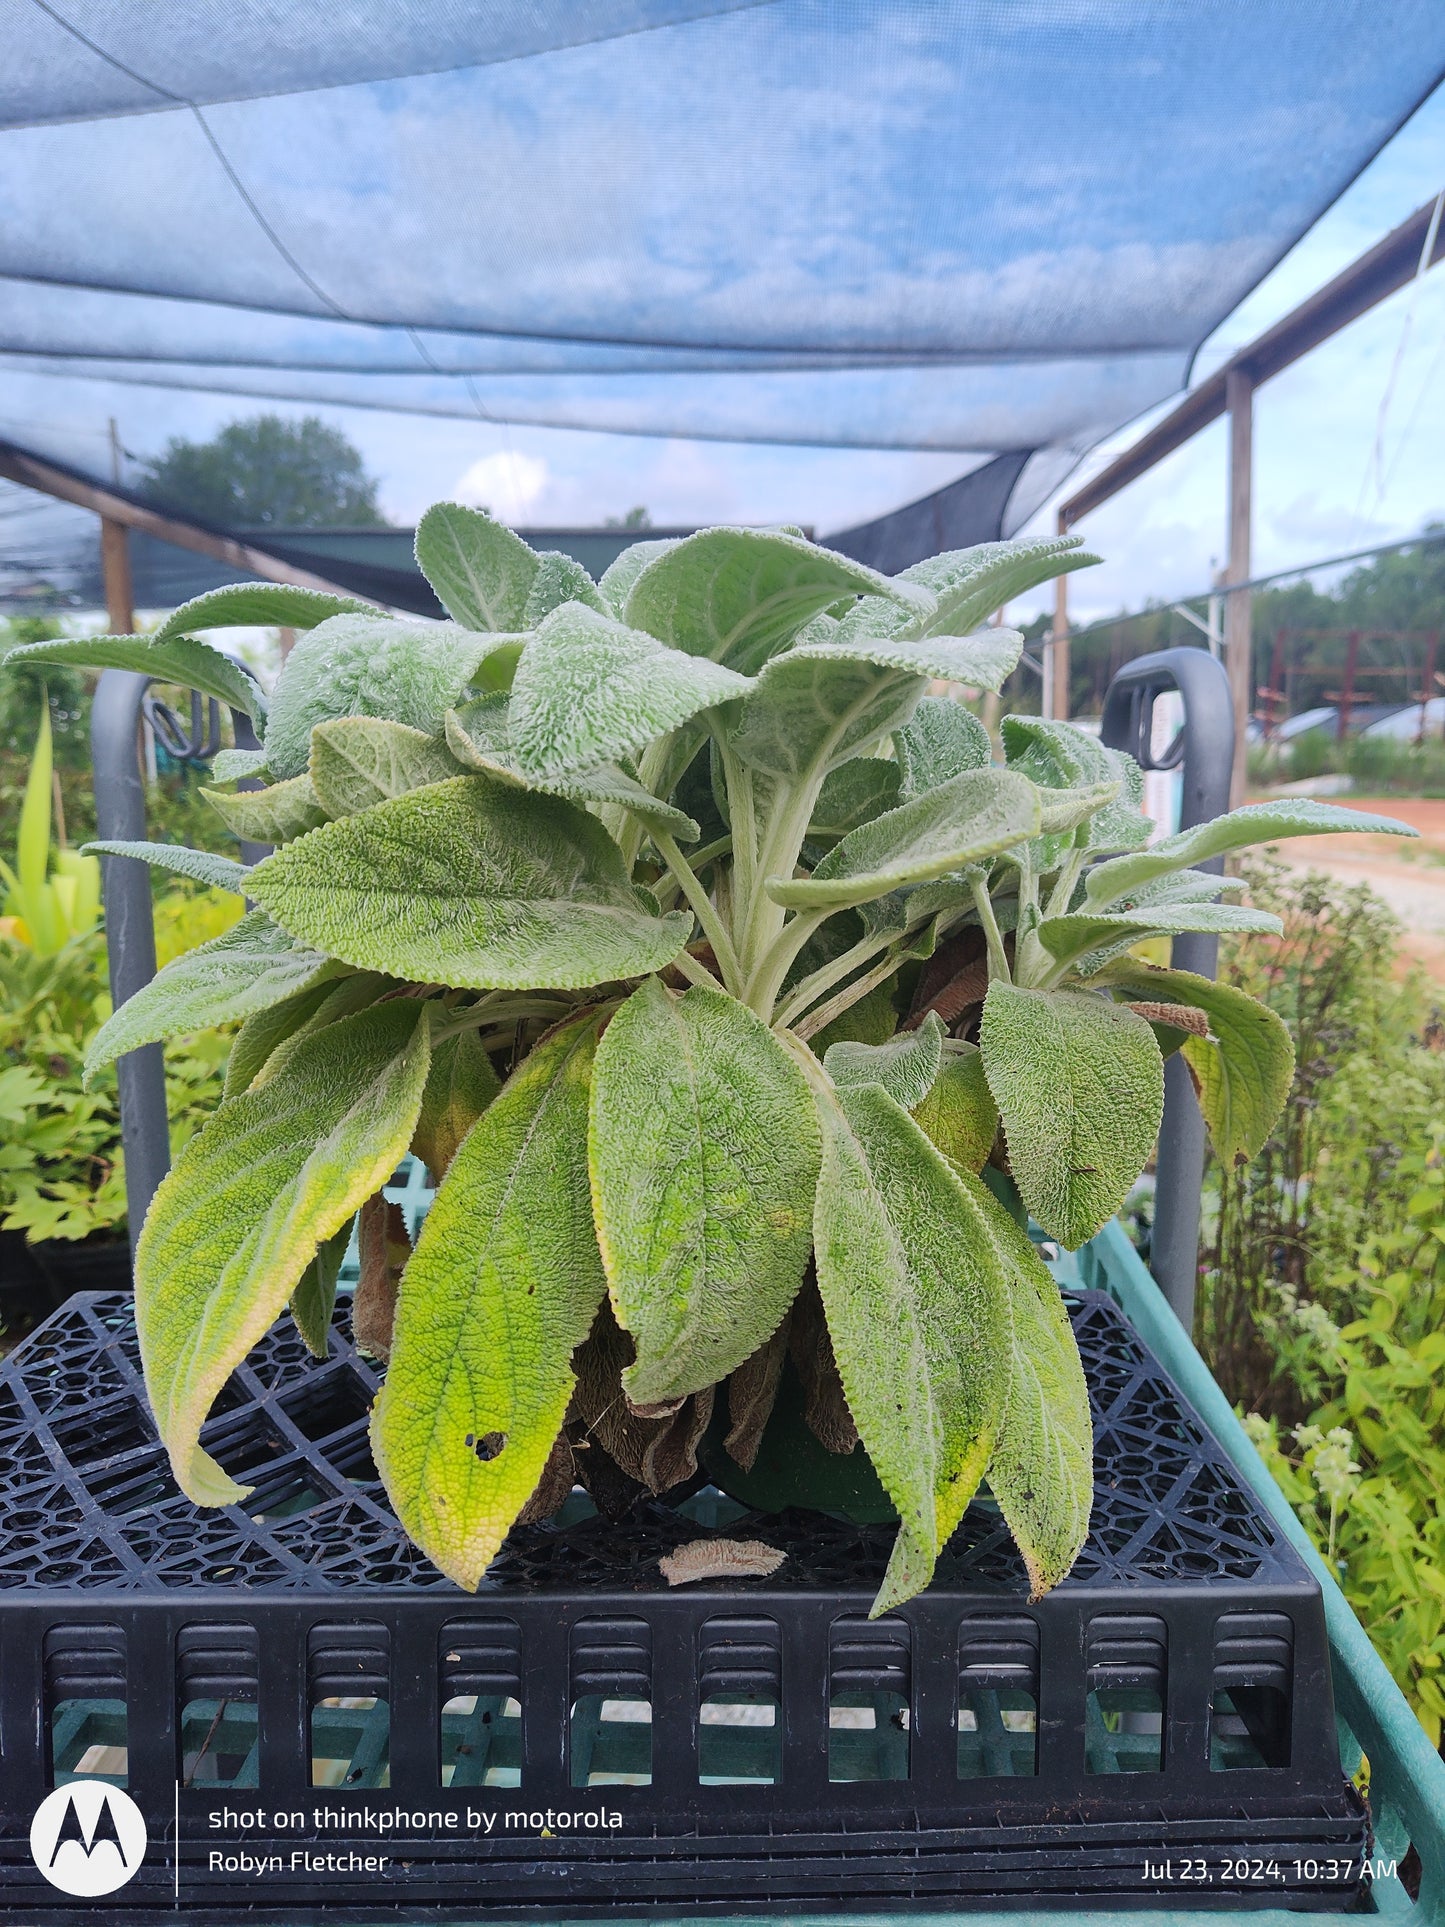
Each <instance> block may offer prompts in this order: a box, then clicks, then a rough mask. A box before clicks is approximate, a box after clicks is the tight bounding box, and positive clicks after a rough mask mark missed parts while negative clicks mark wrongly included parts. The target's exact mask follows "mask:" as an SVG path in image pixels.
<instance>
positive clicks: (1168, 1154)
mask: <svg viewBox="0 0 1445 1927" xmlns="http://www.w3.org/2000/svg"><path fill="white" fill-rule="evenodd" d="M1170 689H1177V690H1178V691H1179V693H1180V695H1181V696H1182V697H1183V699H1184V726H1183V728H1182V729H1181V731H1180V732H1179V736H1178V738H1177V739H1176V740H1175V742H1174V743H1172V744H1171V745H1170V747H1169V748H1168V749H1167V750H1166V751H1165V752H1164V753H1163V755H1162V756H1158V757H1156V756H1155V755H1154V754H1153V752H1152V748H1151V743H1152V736H1153V722H1154V703H1155V699H1156V698H1157V697H1159V696H1161V695H1162V694H1163V693H1164V692H1165V691H1166V690H1170ZM1100 733H1101V737H1102V740H1103V741H1104V742H1105V743H1106V744H1107V745H1108V746H1109V747H1110V748H1111V749H1126V750H1128V751H1129V753H1130V755H1131V756H1133V757H1134V759H1135V760H1136V762H1138V763H1139V764H1141V765H1142V767H1143V768H1145V769H1177V768H1180V767H1181V765H1182V773H1183V783H1184V791H1183V796H1182V798H1181V801H1180V810H1179V827H1180V829H1181V830H1188V829H1192V828H1193V827H1194V825H1195V824H1196V823H1207V822H1208V821H1209V820H1210V818H1211V817H1215V816H1219V815H1222V814H1223V812H1224V811H1225V810H1227V809H1228V808H1229V777H1230V769H1231V766H1232V764H1233V760H1234V716H1233V712H1232V708H1231V701H1230V689H1229V678H1228V677H1227V676H1226V674H1225V672H1224V669H1223V666H1222V665H1221V664H1220V663H1218V662H1216V661H1215V659H1214V657H1213V656H1211V655H1210V654H1209V653H1208V651H1207V650H1204V649H1161V650H1159V651H1157V652H1156V653H1155V654H1153V655H1149V656H1140V657H1139V659H1138V660H1137V661H1136V662H1131V663H1127V664H1126V665H1125V667H1124V668H1123V669H1121V670H1120V671H1119V673H1118V675H1117V676H1115V678H1114V680H1113V682H1112V683H1111V684H1110V685H1109V692H1108V695H1107V696H1106V697H1105V699H1104V716H1103V723H1102V727H1101V732H1100ZM1201 867H1202V868H1204V869H1212V870H1216V871H1217V870H1222V869H1223V867H1224V866H1223V863H1222V861H1219V860H1216V861H1214V862H1212V863H1208V864H1204V865H1202V866H1201ZM1172 955H1173V962H1174V967H1175V969H1176V970H1192V971H1195V972H1197V973H1198V975H1200V976H1201V977H1212V976H1213V975H1214V974H1215V971H1216V970H1217V968H1218V964H1219V939H1218V938H1217V937H1210V936H1204V935H1201V934H1199V933H1194V934H1191V935H1187V936H1178V937H1176V938H1175V939H1174V948H1173V953H1172ZM1204 1154H1205V1129H1204V1119H1203V1118H1202V1117H1201V1116H1200V1114H1199V1104H1198V1101H1197V1100H1196V1098H1195V1095H1194V1086H1193V1084H1192V1083H1191V1082H1190V1078H1189V1072H1188V1069H1187V1068H1186V1066H1185V1064H1184V1062H1183V1060H1182V1059H1181V1058H1180V1057H1179V1056H1178V1055H1177V1054H1176V1055H1175V1056H1173V1057H1171V1058H1170V1059H1169V1061H1168V1063H1167V1064H1166V1065H1165V1066H1164V1120H1163V1123H1162V1125H1161V1126H1160V1130H1159V1156H1158V1161H1157V1164H1156V1167H1155V1189H1154V1236H1153V1240H1152V1243H1151V1246H1150V1254H1149V1268H1150V1270H1151V1271H1152V1272H1153V1273H1154V1276H1155V1277H1156V1278H1157V1279H1158V1281H1159V1284H1160V1287H1161V1289H1162V1290H1163V1293H1164V1296H1165V1298H1166V1299H1167V1300H1168V1302H1169V1305H1170V1307H1171V1309H1172V1310H1173V1311H1174V1313H1175V1314H1176V1316H1177V1317H1178V1319H1179V1321H1180V1323H1181V1324H1182V1325H1183V1327H1184V1329H1185V1330H1186V1331H1190V1330H1192V1328H1193V1324H1194V1293H1195V1287H1196V1285H1197V1283H1198V1278H1199V1207H1200V1194H1201V1191H1202V1189H1203V1184H1204Z"/></svg>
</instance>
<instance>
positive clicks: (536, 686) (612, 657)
mask: <svg viewBox="0 0 1445 1927" xmlns="http://www.w3.org/2000/svg"><path fill="white" fill-rule="evenodd" d="M751 688H752V684H751V682H750V681H749V680H748V678H747V677H745V676H739V675H736V674H735V673H734V672H733V671H732V670H731V669H724V668H723V667H722V666H721V665H720V664H718V663H715V662H709V661H708V660H707V659H706V657H698V656H690V655H687V654H686V653H685V652H684V651H682V650H680V649H670V648H667V647H666V646H665V645H664V644H662V643H660V642H658V641H657V640H656V639H655V638H654V637H652V636H649V635H646V634H644V633H643V631H641V630H639V629H629V628H627V627H626V626H624V624H622V623H620V622H613V621H611V620H610V619H609V618H608V617H607V616H601V615H598V614H597V613H596V612H595V611H594V610H592V609H587V608H584V607H583V606H582V604H581V603H577V602H569V603H566V604H564V605H563V607H562V608H560V609H557V610H554V611H553V613H552V614H551V615H549V616H548V617H547V618H546V620H545V621H544V622H543V623H542V625H541V627H540V628H539V629H538V630H537V632H536V634H535V635H533V636H532V637H531V638H530V639H529V641H528V642H527V644H526V647H525V648H524V649H523V650H522V655H521V660H520V661H519V662H518V664H517V674H516V678H515V680H514V682H513V684H512V705H511V709H510V711H509V714H508V730H509V733H510V737H511V744H512V752H513V754H514V755H515V757H516V759H517V764H518V767H519V768H520V769H521V770H522V771H523V773H524V774H526V775H528V776H534V777H548V776H568V775H572V774H574V773H575V772H577V771H580V770H588V769H595V768H596V766H597V765H598V764H599V763H609V762H614V761H615V760H616V759H617V758H618V757H619V756H631V755H634V754H635V753H636V752H637V751H638V750H641V749H644V748H645V747H646V746H647V744H649V743H650V742H651V741H652V739H653V738H654V737H655V736H661V735H664V734H665V733H666V732H667V731H668V730H671V729H676V728H677V727H678V725H679V724H680V723H685V722H687V721H688V719H689V718H690V717H692V716H695V715H697V713H698V711H699V710H703V709H711V708H714V707H715V706H716V705H717V704H718V703H725V702H730V701H732V700H733V699H734V698H736V697H738V696H745V695H746V694H747V692H748V691H749V689H751Z"/></svg>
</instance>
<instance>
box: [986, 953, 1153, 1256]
mask: <svg viewBox="0 0 1445 1927" xmlns="http://www.w3.org/2000/svg"><path fill="white" fill-rule="evenodd" d="M980 1041H981V1043H982V1046H983V1065H984V1071H985V1073H986V1075H987V1077H988V1084H989V1089H990V1090H991V1091H992V1092H993V1096H994V1102H995V1103H996V1104H997V1105H998V1108H999V1114H1000V1116H1001V1117H1002V1118H1003V1126H1004V1132H1005V1134H1006V1136H1007V1139H1008V1154H1009V1167H1010V1169H1011V1170H1012V1172H1013V1176H1014V1182H1015V1183H1016V1184H1017V1185H1018V1188H1019V1191H1020V1193H1021V1195H1022V1197H1023V1201H1024V1203H1025V1204H1026V1205H1027V1206H1028V1208H1029V1210H1030V1211H1031V1212H1032V1213H1033V1215H1034V1217H1035V1218H1036V1219H1037V1220H1038V1222H1039V1223H1040V1224H1041V1225H1042V1226H1043V1228H1044V1230H1045V1231H1047V1232H1048V1234H1049V1236H1050V1237H1051V1238H1057V1239H1058V1240H1059V1241H1060V1243H1061V1244H1064V1245H1067V1246H1068V1248H1069V1249H1070V1250H1071V1251H1072V1250H1074V1249H1075V1248H1076V1247H1077V1246H1079V1245H1081V1244H1083V1243H1084V1241H1085V1240H1086V1239H1088V1238H1092V1237H1093V1235H1094V1233H1095V1232H1096V1231H1097V1230H1098V1229H1099V1227H1100V1225H1102V1224H1103V1223H1105V1221H1106V1220H1107V1219H1109V1218H1110V1217H1112V1216H1113V1214H1114V1213H1115V1212H1116V1211H1117V1210H1118V1208H1119V1206H1120V1205H1121V1204H1122V1203H1123V1202H1124V1199H1125V1197H1126V1196H1127V1195H1128V1191H1129V1187H1130V1186H1131V1185H1132V1184H1133V1183H1134V1180H1135V1179H1136V1178H1137V1177H1138V1175H1139V1173H1140V1172H1141V1171H1142V1170H1143V1168H1144V1165H1145V1162H1146V1160H1147V1159H1148V1156H1149V1153H1150V1152H1151V1151H1152V1150H1153V1148H1154V1140H1155V1138H1156V1137H1157V1136H1158V1134H1159V1119H1160V1115H1161V1113H1162V1111H1163V1108H1164V1064H1163V1060H1162V1058H1161V1057H1160V1055H1159V1046H1158V1044H1157V1042H1156V1041H1155V1038H1154V1033H1153V1031H1152V1030H1150V1028H1149V1026H1148V1024H1147V1023H1145V1021H1144V1019H1143V1018H1142V1017H1138V1016H1136V1015H1135V1014H1134V1012H1133V1011H1132V1010H1128V1009H1126V1008H1125V1007H1124V1006H1123V1005H1122V1004H1114V1003H1110V1002H1109V1001H1108V999H1107V998H1104V997H1098V996H1095V995H1093V993H1092V992H1089V991H1078V990H1053V991H1049V990H1021V989H1019V988H1018V987H1017V986H1016V985H1013V984H1007V983H1003V982H1001V981H1000V980H998V979H995V980H994V982H993V983H992V984H990V985H989V990H988V995H987V997H986V998H985V999H984V1005H983V1023H982V1026H981V1030H980Z"/></svg>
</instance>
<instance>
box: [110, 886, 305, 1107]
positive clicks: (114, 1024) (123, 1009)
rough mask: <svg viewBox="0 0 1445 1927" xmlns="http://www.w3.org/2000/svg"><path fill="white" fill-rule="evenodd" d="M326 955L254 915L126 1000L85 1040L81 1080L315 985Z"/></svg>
mask: <svg viewBox="0 0 1445 1927" xmlns="http://www.w3.org/2000/svg"><path fill="white" fill-rule="evenodd" d="M325 967H326V958H325V957H324V956H322V955H321V954H320V952H318V951H315V950H308V949H306V948H304V946H302V945H301V944H298V943H296V942H295V941H294V939H293V938H291V937H288V936H287V934H286V932H285V931H284V930H278V929H277V927H276V925H275V924H274V923H272V921H271V919H270V918H269V917H267V916H264V915H263V914H262V913H261V912H260V911H259V910H253V911H251V912H250V914H249V915H247V916H244V917H242V918H241V920H240V922H239V923H234V924H232V926H231V928H230V929H229V930H226V931H223V932H222V934H221V935H220V936H219V937H213V938H212V939H211V941H210V942H209V943H203V944H199V945H197V947H196V948H195V949H194V950H187V951H185V952H184V953H183V954H182V955H181V956H179V957H177V958H176V959H175V960H174V962H172V963H168V964H167V965H166V967H165V969H164V970H161V971H158V972H157V973H156V975H155V976H154V977H152V978H151V980H150V982H149V983H148V984H146V985H145V986H144V987H143V988H142V989H140V990H138V991H136V992H135V994H134V996H132V997H128V998H127V999H126V1001H125V1002H124V1003H123V1004H122V1005H121V1006H120V1008H119V1010H117V1011H116V1012H115V1013H114V1014H113V1015H112V1016H111V1017H110V1018H108V1019H107V1021H106V1022H105V1023H104V1024H102V1025H101V1027H100V1029H99V1030H98V1031H97V1032H96V1034H95V1036H94V1037H93V1038H92V1039H91V1041H90V1047H89V1049H88V1050H87V1051H86V1054H85V1076H86V1081H87V1083H88V1082H89V1081H90V1079H91V1078H93V1077H94V1076H95V1074H96V1072H97V1071H99V1070H101V1069H102V1068H103V1067H104V1066H105V1065H106V1064H111V1063H114V1061H115V1059H116V1058H117V1057H122V1056H124V1055H125V1053H126V1052H127V1051H132V1050H139V1049H140V1047H141V1045H142V1044H153V1043H155V1042H156V1041H157V1040H158V1039H160V1038H164V1037H182V1036H186V1035H188V1034H189V1033H190V1032H192V1031H197V1030H210V1029H211V1028H212V1027H213V1026H214V1025H216V1024H229V1023H234V1022H235V1021H236V1019H237V1018H240V1017H249V1016H250V1015H251V1013H252V1012H253V1011H259V1010H265V1009H266V1008H268V1006H270V1005H272V1004H277V1003H280V1002H281V1001H282V1000H283V999H285V998H289V997H291V996H292V995H293V994H294V993H295V992H297V991H299V990H304V989H305V988H306V987H307V985H308V984H311V983H314V982H315V980H316V978H317V975H318V973H319V972H321V971H322V970H324V969H325Z"/></svg>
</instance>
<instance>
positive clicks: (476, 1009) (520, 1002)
mask: <svg viewBox="0 0 1445 1927" xmlns="http://www.w3.org/2000/svg"><path fill="white" fill-rule="evenodd" d="M571 1008H572V1006H571V1005H570V1004H569V1003H567V1002H566V1000H565V999H563V998H561V997H549V998H536V997H513V998H511V999H503V1000H502V1001H500V1002H498V1003H492V1002H491V1001H490V1000H489V999H487V998H485V997H484V998H483V999H482V1001H481V1002H480V1003H476V1004H472V1005H470V1006H469V1008H468V1009H466V1010H464V1011H462V1012H461V1013H460V1015H458V1016H456V1017H454V1018H453V1019H452V1021H451V1022H450V1023H449V1024H437V1025H435V1026H434V1027H433V1029H432V1034H431V1041H432V1047H433V1049H435V1047H436V1046H437V1045H438V1044H440V1043H443V1042H445V1040H446V1039H447V1038H448V1037H459V1036H460V1035H461V1034H462V1032H463V1031H466V1030H479V1029H481V1028H483V1027H484V1026H486V1025H489V1024H515V1023H517V1022H518V1021H519V1020H520V1019H523V1018H527V1017H542V1018H546V1019H549V1020H551V1019H555V1018H557V1017H560V1016H563V1015H565V1013H566V1012H567V1011H568V1010H570V1009H571Z"/></svg>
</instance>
